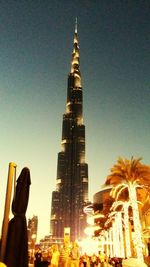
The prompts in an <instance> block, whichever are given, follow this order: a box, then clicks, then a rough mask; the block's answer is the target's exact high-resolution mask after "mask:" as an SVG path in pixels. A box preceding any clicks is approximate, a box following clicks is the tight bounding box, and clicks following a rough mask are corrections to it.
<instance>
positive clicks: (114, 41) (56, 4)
mask: <svg viewBox="0 0 150 267" xmlns="http://www.w3.org/2000/svg"><path fill="white" fill-rule="evenodd" d="M75 17H77V18H78V35H79V45H80V69H81V75H82V86H83V96H84V103H83V109H84V124H85V126H86V162H87V163H88V166H89V194H90V199H92V195H93V194H94V193H96V192H97V191H98V190H99V189H100V187H101V185H102V184H103V182H104V181H105V179H106V176H107V175H108V174H109V173H110V168H111V167H112V166H113V165H114V163H115V162H116V161H117V159H118V157H119V156H122V157H126V158H131V156H134V157H136V158H137V157H142V158H143V160H142V162H143V163H145V164H148V165H149V164H150V50H149V48H150V1H149V0H147V1H145V0H141V1H138V0H129V1H128V0H126V1H125V0H114V1H113V0H110V1H108V0H78V1H77V0H74V1H70V0H61V1H60V0H58V1H57V0H56V1H54V0H26V1H25V0H16V1H15V0H7V1H6V0H1V1H0V137H1V138H0V203H1V211H0V221H2V218H3V207H4V200H5V192H6V182H7V174H8V165H9V162H15V163H16V164H17V177H18V176H19V174H20V171H21V170H22V168H23V167H25V166H27V167H28V168H29V169H30V172H31V181H32V184H31V187H30V199H29V204H28V210H27V218H29V217H32V216H33V215H37V216H38V217H39V233H38V238H41V237H43V236H44V235H46V234H48V233H49V220H50V207H51V192H52V190H54V189H55V180H56V169H57V153H58V152H59V151H60V142H61V131H62V115H63V113H64V112H65V105H66V98H67V76H68V73H69V72H70V61H71V53H72V47H73V34H74V25H75Z"/></svg>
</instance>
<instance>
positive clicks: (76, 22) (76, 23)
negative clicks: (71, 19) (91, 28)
mask: <svg viewBox="0 0 150 267" xmlns="http://www.w3.org/2000/svg"><path fill="white" fill-rule="evenodd" d="M77 30H78V21H77V17H76V20H75V33H77Z"/></svg>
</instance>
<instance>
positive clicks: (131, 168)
mask: <svg viewBox="0 0 150 267" xmlns="http://www.w3.org/2000/svg"><path fill="white" fill-rule="evenodd" d="M106 185H114V186H115V187H114V188H113V190H112V196H116V199H118V197H119V196H121V194H122V193H123V192H125V189H126V190H127V192H128V197H129V201H130V203H131V207H132V213H133V223H134V234H135V236H134V240H133V241H134V246H135V250H136V254H137V258H139V259H142V260H143V253H142V248H143V244H142V237H141V231H142V230H141V222H140V217H139V210H138V203H137V192H136V189H137V188H138V187H140V188H149V185H150V166H147V165H144V164H142V163H141V158H138V159H134V158H133V157H131V159H130V160H128V159H122V158H119V159H118V161H117V163H116V164H115V165H114V166H113V167H112V169H111V174H110V175H109V176H108V177H107V180H106Z"/></svg>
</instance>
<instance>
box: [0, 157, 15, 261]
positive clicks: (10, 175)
mask: <svg viewBox="0 0 150 267" xmlns="http://www.w3.org/2000/svg"><path fill="white" fill-rule="evenodd" d="M16 166H17V165H16V163H13V162H10V163H9V170H8V179H7V189H6V198H5V209H4V218H3V225H2V234H1V248H0V260H1V261H3V260H4V257H5V249H6V241H7V231H8V222H9V212H10V202H11V194H12V183H13V177H14V173H15V169H16Z"/></svg>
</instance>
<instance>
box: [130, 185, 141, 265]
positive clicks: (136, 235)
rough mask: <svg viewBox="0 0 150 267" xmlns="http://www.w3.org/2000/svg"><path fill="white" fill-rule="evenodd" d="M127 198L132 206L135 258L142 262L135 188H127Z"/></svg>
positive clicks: (131, 186)
mask: <svg viewBox="0 0 150 267" xmlns="http://www.w3.org/2000/svg"><path fill="white" fill-rule="evenodd" d="M129 198H130V201H131V206H132V211H133V224H134V239H133V243H134V246H135V250H136V254H137V258H138V259H140V260H142V261H144V259H143V252H142V250H143V244H142V229H141V222H140V217H139V209H138V204H137V195H136V187H135V186H134V185H130V187H129Z"/></svg>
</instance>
